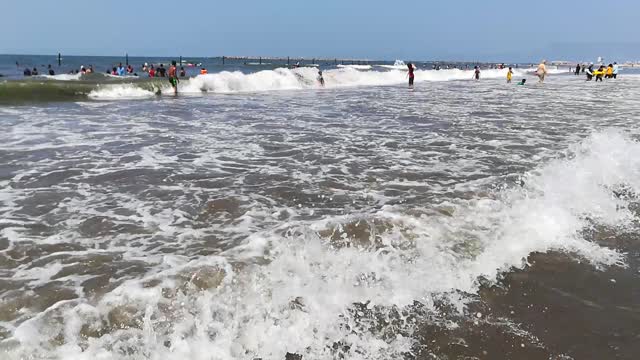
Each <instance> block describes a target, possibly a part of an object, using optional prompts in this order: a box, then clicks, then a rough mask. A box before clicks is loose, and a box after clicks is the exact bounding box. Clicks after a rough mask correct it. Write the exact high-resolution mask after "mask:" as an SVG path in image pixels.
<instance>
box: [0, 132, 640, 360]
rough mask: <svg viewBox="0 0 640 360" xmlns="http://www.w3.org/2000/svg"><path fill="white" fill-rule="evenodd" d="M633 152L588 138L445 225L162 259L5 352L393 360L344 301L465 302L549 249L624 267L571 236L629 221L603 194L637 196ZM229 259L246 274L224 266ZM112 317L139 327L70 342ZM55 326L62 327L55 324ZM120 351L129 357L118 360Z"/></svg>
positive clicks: (22, 335) (391, 347)
mask: <svg viewBox="0 0 640 360" xmlns="http://www.w3.org/2000/svg"><path fill="white" fill-rule="evenodd" d="M639 153H640V144H639V143H637V142H635V141H632V140H631V139H629V138H628V137H627V136H626V135H624V134H623V133H620V132H617V131H604V132H598V133H594V134H593V135H592V136H590V137H589V138H587V139H586V140H584V141H582V142H580V143H579V144H576V145H574V146H572V147H570V148H569V149H568V151H567V156H565V157H562V158H558V159H556V160H551V161H549V162H548V163H546V164H542V165H540V166H539V167H538V168H536V169H534V170H533V171H531V172H529V173H527V174H525V176H524V178H523V179H524V183H525V185H524V187H522V188H520V187H517V188H509V189H506V190H503V191H501V192H499V193H497V194H496V195H495V196H492V197H486V196H484V197H483V196H478V197H475V198H473V199H469V200H454V199H451V200H450V201H449V202H447V203H446V204H442V205H446V206H447V207H448V208H450V209H451V210H450V216H445V215H441V216H440V215H433V214H432V215H429V216H427V215H423V216H414V215H409V214H407V212H405V211H404V210H405V209H403V207H402V206H401V205H393V206H391V205H386V206H383V207H382V208H380V209H379V210H377V211H376V212H374V213H362V214H359V213H351V214H349V215H347V216H344V217H329V218H324V219H321V220H314V221H311V222H305V221H296V222H285V223H282V224H281V225H280V226H277V227H275V228H273V229H269V230H264V231H260V232H255V233H253V234H251V236H249V237H248V238H247V239H246V241H245V243H244V244H242V245H240V246H238V247H236V248H233V249H231V250H229V251H227V252H225V253H222V254H221V256H209V257H201V258H199V259H198V260H189V259H186V258H185V257H181V256H174V255H167V256H164V257H163V258H162V259H159V260H158V263H157V266H156V267H155V268H154V270H153V271H152V272H150V273H149V274H148V275H147V276H146V277H145V278H143V279H132V280H128V281H125V282H123V283H122V284H121V285H120V286H118V287H117V288H116V289H114V290H113V291H111V292H110V293H109V294H108V296H106V297H104V298H102V299H101V300H100V301H98V302H97V303H94V304H89V303H80V304H76V303H73V302H64V303H58V304H57V305H56V306H54V307H52V308H50V309H49V310H47V311H46V312H44V313H41V314H40V315H38V316H37V317H35V318H33V319H31V320H28V321H26V322H24V323H22V324H20V325H18V327H17V329H16V331H15V332H14V335H15V339H14V340H17V341H19V342H20V344H21V348H19V349H17V350H14V351H10V352H9V356H10V358H12V359H17V358H20V356H21V355H23V354H29V353H30V351H33V349H41V350H40V351H42V353H43V354H44V353H47V354H48V355H52V356H55V357H59V358H64V359H80V360H84V359H86V360H89V359H92V360H93V359H114V360H115V359H122V358H127V359H129V358H131V359H134V358H136V357H137V356H142V354H144V357H145V358H150V359H166V358H169V357H170V358H189V359H196V360H205V359H206V360H211V359H216V360H217V359H247V358H249V359H251V358H256V357H260V358H263V359H269V360H271V359H274V360H275V359H277V360H280V359H283V358H284V355H285V353H286V352H299V353H301V354H303V355H304V358H309V359H332V358H334V354H332V350H331V346H332V344H333V343H334V342H338V341H340V342H342V344H343V345H348V346H349V350H348V352H347V354H346V358H349V359H388V358H397V357H399V356H400V354H401V353H402V352H403V351H407V350H408V349H409V346H410V345H411V341H409V340H408V339H407V338H404V337H402V336H400V335H397V336H396V337H395V338H390V339H387V340H382V337H381V336H379V334H375V333H374V332H375V330H372V329H374V328H375V327H374V326H371V327H370V326H368V325H369V324H370V323H368V322H366V321H365V320H362V319H360V317H362V316H363V315H358V314H357V312H352V311H350V309H352V308H353V304H354V303H362V304H366V306H367V308H368V309H384V308H385V307H394V306H397V307H403V306H408V305H411V304H413V302H414V301H416V300H417V301H420V302H422V303H423V304H424V305H425V306H426V307H432V306H433V302H434V296H439V295H443V294H448V293H452V292H455V291H463V292H471V293H473V292H475V291H476V290H477V288H478V282H477V279H478V277H484V278H486V279H488V280H490V281H492V280H495V279H496V277H497V275H498V274H499V273H500V272H503V271H508V270H510V269H511V268H512V267H522V266H523V265H524V263H525V262H524V261H525V259H526V257H527V256H528V255H529V254H530V253H532V252H546V251H549V250H558V251H563V252H570V253H574V254H576V255H577V256H580V257H582V258H584V259H586V260H588V261H590V262H592V263H594V264H596V265H615V264H620V265H623V256H622V254H620V253H617V252H616V251H613V250H610V249H607V248H604V247H600V246H599V245H597V244H595V243H592V242H589V241H587V240H585V239H584V238H582V237H581V235H580V234H581V231H582V230H583V229H584V228H585V227H589V226H591V224H592V223H593V222H595V223H598V224H605V225H609V226H614V227H619V226H625V225H627V224H629V223H630V222H631V221H632V220H633V216H632V215H631V214H630V212H629V211H627V210H626V207H625V205H626V201H625V200H624V199H623V198H620V197H615V196H612V188H615V187H617V186H621V185H624V186H626V187H628V188H630V189H632V190H634V191H638V190H640V158H638V156H637V154H639ZM132 206H135V204H133V205H132ZM374 219H376V220H378V221H382V222H384V223H385V224H388V225H389V226H388V227H387V230H383V231H381V232H379V233H378V234H377V235H376V234H374V233H372V235H371V238H370V239H368V240H369V243H368V244H366V243H365V244H361V245H360V246H351V247H340V248H336V247H333V246H330V244H329V243H328V242H327V241H326V239H323V238H321V237H319V235H318V234H319V233H321V231H322V230H324V229H327V228H331V227H336V228H337V231H338V232H339V233H340V232H341V231H342V230H341V229H342V227H343V225H345V224H347V223H352V222H354V221H357V220H360V221H364V222H370V221H372V220H374ZM156 220H157V218H156ZM283 234H289V235H283ZM343 238H346V237H343ZM365 240H366V239H365ZM460 248H467V249H469V250H468V251H461V250H460ZM238 263H242V264H243V265H242V266H235V267H234V266H232V264H238ZM180 274H187V278H191V280H189V281H191V282H193V281H194V280H193V279H194V278H197V277H198V276H199V275H198V274H207V276H208V277H209V279H211V278H214V279H217V280H216V281H215V284H212V285H211V287H210V288H205V289H204V290H201V291H200V290H199V291H194V290H192V291H191V292H187V293H182V292H180V291H175V289H176V288H184V285H183V284H182V283H181V281H183V282H184V281H185V280H180V279H181V278H180V276H181V275H180ZM154 280H155V281H156V283H155V284H156V285H153V284H154V283H153V281H154ZM456 299H458V297H457V296H453V297H452V300H453V301H456ZM459 305H460V306H463V301H462V302H461V303H459ZM114 309H123V310H120V311H121V312H122V313H124V314H125V315H126V316H125V315H119V318H127V319H128V318H129V317H130V318H135V319H138V320H139V324H140V325H139V326H140V328H138V326H131V327H125V328H122V329H120V330H117V331H113V332H112V333H110V334H107V335H103V336H101V337H99V338H94V339H91V340H90V341H84V342H82V346H80V342H81V341H82V340H81V338H82V337H81V336H80V335H79V332H80V329H81V328H82V325H83V324H87V326H89V328H90V327H92V326H98V327H99V326H102V325H101V324H103V323H104V322H105V321H108V319H111V318H112V317H110V315H109V314H110V312H112V311H114ZM129 309H133V310H129ZM379 311H381V312H382V314H381V316H382V317H384V311H383V310H379ZM127 314H129V315H127ZM56 317H62V318H64V319H65V321H64V322H55V321H51V319H52V318H56ZM362 321H365V323H364V324H363V323H361V322H362ZM367 321H368V320H367ZM403 326H406V327H407V328H408V329H410V328H411V326H412V324H411V323H410V322H408V323H405V324H403ZM372 331H373V332H372ZM59 333H63V334H65V340H66V344H65V346H61V347H51V345H50V343H49V342H48V340H49V339H50V338H54V337H55V336H56V335H57V334H59ZM127 352H130V353H132V354H134V355H131V356H128V355H124V357H123V354H127Z"/></svg>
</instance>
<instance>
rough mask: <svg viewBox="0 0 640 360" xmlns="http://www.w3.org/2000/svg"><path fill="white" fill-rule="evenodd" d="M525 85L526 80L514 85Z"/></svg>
mask: <svg viewBox="0 0 640 360" xmlns="http://www.w3.org/2000/svg"><path fill="white" fill-rule="evenodd" d="M526 83H527V79H522V80H520V82H519V83H518V84H516V85H524V84H526Z"/></svg>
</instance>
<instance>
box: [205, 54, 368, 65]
mask: <svg viewBox="0 0 640 360" xmlns="http://www.w3.org/2000/svg"><path fill="white" fill-rule="evenodd" d="M216 58H217V59H221V60H222V64H223V65H224V64H225V63H226V62H228V61H232V62H238V61H242V62H246V63H256V64H259V65H262V64H267V63H286V64H287V65H292V64H297V63H300V65H311V64H314V65H315V64H318V65H320V64H333V65H369V64H370V63H371V62H372V60H370V59H341V58H324V57H317V58H314V57H311V58H309V57H292V56H287V57H278V56H226V55H225V56H218V57H216Z"/></svg>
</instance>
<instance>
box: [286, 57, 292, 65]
mask: <svg viewBox="0 0 640 360" xmlns="http://www.w3.org/2000/svg"><path fill="white" fill-rule="evenodd" d="M290 64H291V59H290V58H289V57H288V56H287V66H290Z"/></svg>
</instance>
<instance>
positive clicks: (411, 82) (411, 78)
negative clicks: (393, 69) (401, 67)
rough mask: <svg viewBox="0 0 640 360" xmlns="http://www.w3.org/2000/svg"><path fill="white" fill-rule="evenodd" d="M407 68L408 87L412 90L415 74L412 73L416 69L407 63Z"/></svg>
mask: <svg viewBox="0 0 640 360" xmlns="http://www.w3.org/2000/svg"><path fill="white" fill-rule="evenodd" d="M407 68H409V70H408V71H409V72H408V73H407V75H408V76H409V87H410V88H412V89H413V81H414V80H415V74H414V73H413V72H414V71H415V69H416V68H415V67H413V64H412V63H408V64H407Z"/></svg>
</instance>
